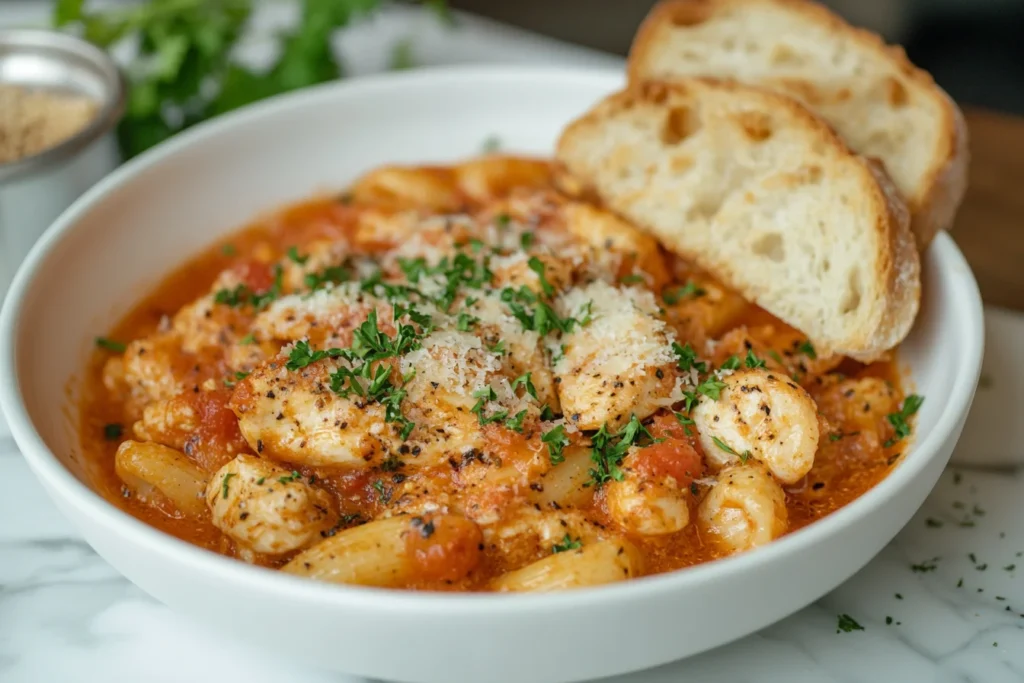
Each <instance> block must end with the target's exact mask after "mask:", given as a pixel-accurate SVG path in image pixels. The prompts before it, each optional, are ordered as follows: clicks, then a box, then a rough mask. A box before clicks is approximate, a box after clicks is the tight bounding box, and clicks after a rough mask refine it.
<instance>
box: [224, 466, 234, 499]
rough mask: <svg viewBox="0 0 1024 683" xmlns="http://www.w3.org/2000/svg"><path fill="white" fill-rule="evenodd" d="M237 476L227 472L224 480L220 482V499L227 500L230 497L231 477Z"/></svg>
mask: <svg viewBox="0 0 1024 683" xmlns="http://www.w3.org/2000/svg"><path fill="white" fill-rule="evenodd" d="M233 476H235V473H234V472H227V473H225V474H224V478H223V479H221V480H220V497H221V498H223V499H224V500H227V497H228V482H229V481H231V477H233Z"/></svg>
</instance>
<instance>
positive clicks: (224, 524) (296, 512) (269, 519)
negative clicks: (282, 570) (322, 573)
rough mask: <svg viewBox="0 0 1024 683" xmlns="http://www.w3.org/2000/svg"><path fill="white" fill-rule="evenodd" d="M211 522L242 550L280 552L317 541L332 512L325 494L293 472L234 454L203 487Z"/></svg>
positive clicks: (264, 552) (248, 456)
mask: <svg viewBox="0 0 1024 683" xmlns="http://www.w3.org/2000/svg"><path fill="white" fill-rule="evenodd" d="M206 502H207V504H208V505H209V506H210V513H211V515H212V517H213V524H214V526H216V527H217V528H218V529H220V530H221V531H223V532H224V533H225V534H227V535H228V536H230V537H231V538H232V539H234V540H235V541H236V542H238V543H239V544H241V545H242V546H243V547H244V548H245V549H248V550H251V551H254V552H257V553H262V554H266V555H281V554H283V553H288V552H291V551H293V550H298V549H300V548H305V547H306V546H309V545H311V544H312V543H313V542H314V541H317V540H319V539H320V532H322V531H326V530H327V529H329V528H330V527H331V526H332V525H333V524H334V523H335V521H336V519H337V515H336V514H335V513H334V512H333V510H332V503H331V496H330V495H329V494H328V493H327V492H326V491H323V490H321V489H318V488H316V487H314V486H311V485H309V484H308V483H307V482H306V481H305V480H304V479H303V478H302V477H301V476H299V475H298V473H296V472H290V471H288V470H287V469H285V468H283V467H279V466H277V465H274V464H272V463H270V462H267V461H266V460H263V459H262V458H256V457H253V456H251V455H239V456H238V457H237V458H235V459H234V460H232V461H231V462H229V463H228V464H226V465H224V467H222V468H220V469H219V470H218V471H217V473H216V474H214V476H213V477H212V478H211V479H210V483H209V485H208V486H207V488H206Z"/></svg>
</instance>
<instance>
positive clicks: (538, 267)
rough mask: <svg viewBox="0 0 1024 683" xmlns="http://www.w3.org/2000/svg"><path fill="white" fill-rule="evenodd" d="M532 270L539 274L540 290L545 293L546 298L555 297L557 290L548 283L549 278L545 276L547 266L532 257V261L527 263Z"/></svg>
mask: <svg viewBox="0 0 1024 683" xmlns="http://www.w3.org/2000/svg"><path fill="white" fill-rule="evenodd" d="M526 265H527V266H529V268H530V270H532V271H533V272H534V273H536V274H537V279H538V280H540V288H541V289H542V290H543V291H544V296H546V297H548V298H549V299H550V298H551V297H553V296H554V295H555V288H554V287H553V286H552V285H551V283H550V282H548V279H547V277H546V276H545V275H544V272H545V270H546V269H547V266H545V265H544V262H543V261H541V260H540V259H539V258H537V257H536V256H531V257H530V260H529V261H527V262H526Z"/></svg>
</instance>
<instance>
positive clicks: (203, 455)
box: [186, 389, 248, 471]
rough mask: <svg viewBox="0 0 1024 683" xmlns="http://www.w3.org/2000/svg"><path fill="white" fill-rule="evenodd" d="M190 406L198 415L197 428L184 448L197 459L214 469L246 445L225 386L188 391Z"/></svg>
mask: <svg viewBox="0 0 1024 683" xmlns="http://www.w3.org/2000/svg"><path fill="white" fill-rule="evenodd" d="M191 397H192V400H191V403H192V408H193V410H195V411H196V414H197V415H198V416H199V429H197V430H196V433H195V434H194V435H193V437H192V438H191V439H190V440H189V443H188V444H187V445H186V450H187V451H188V452H189V455H191V456H192V457H193V458H195V460H196V462H197V463H198V464H199V465H200V466H201V467H203V468H205V469H207V470H209V471H215V470H217V469H218V468H220V467H221V466H222V465H224V463H226V462H227V461H228V460H230V459H231V458H232V457H233V456H234V455H235V454H237V453H244V452H245V451H246V450H247V449H248V447H247V445H246V443H245V439H243V438H242V433H241V432H240V431H239V429H238V418H237V417H235V413H234V412H233V411H232V410H231V407H230V402H231V394H230V392H228V391H227V390H226V389H217V390H215V391H203V392H200V393H197V394H191Z"/></svg>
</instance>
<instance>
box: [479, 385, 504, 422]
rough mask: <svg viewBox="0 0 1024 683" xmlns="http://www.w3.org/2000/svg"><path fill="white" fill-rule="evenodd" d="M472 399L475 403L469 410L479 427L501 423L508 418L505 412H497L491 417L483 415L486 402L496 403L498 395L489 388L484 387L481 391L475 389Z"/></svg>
mask: <svg viewBox="0 0 1024 683" xmlns="http://www.w3.org/2000/svg"><path fill="white" fill-rule="evenodd" d="M473 398H475V399H476V400H477V401H476V403H475V404H474V405H473V407H472V408H471V409H470V410H471V412H472V413H474V414H475V415H476V417H477V420H479V421H480V424H481V425H489V424H491V423H492V422H501V421H502V420H504V419H505V418H506V417H508V411H507V410H497V411H495V412H494V413H492V414H491V415H484V408H485V407H486V405H487V402H488V401H497V400H498V395H497V394H496V393H494V389H493V388H492V387H490V386H487V387H484V388H483V389H477V390H476V391H474V392H473Z"/></svg>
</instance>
